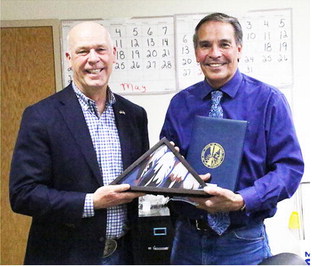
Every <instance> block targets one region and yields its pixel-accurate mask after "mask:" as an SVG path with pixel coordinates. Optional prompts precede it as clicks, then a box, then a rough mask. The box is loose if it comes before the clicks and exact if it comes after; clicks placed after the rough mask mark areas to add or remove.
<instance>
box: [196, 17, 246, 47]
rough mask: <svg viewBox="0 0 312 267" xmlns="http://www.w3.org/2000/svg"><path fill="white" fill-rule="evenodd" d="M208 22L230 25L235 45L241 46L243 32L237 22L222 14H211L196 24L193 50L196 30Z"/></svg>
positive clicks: (235, 19) (233, 18)
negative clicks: (232, 29)
mask: <svg viewBox="0 0 312 267" xmlns="http://www.w3.org/2000/svg"><path fill="white" fill-rule="evenodd" d="M208 21H219V22H225V23H230V24H231V25H232V26H233V28H234V35H235V42H236V44H237V45H242V44H243V30H242V26H241V25H240V23H239V21H238V19H237V18H235V17H231V16H228V15H226V14H224V13H212V14H209V15H207V16H206V17H204V18H202V19H201V21H200V22H199V23H198V24H197V26H196V28H195V33H194V35H193V43H194V48H196V47H197V45H198V34H197V33H198V30H199V28H200V26H201V25H202V24H204V23H206V22H208Z"/></svg>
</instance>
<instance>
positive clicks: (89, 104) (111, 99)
mask: <svg viewBox="0 0 312 267" xmlns="http://www.w3.org/2000/svg"><path fill="white" fill-rule="evenodd" d="M72 86H73V89H74V91H75V93H76V95H77V97H78V99H80V101H81V102H82V103H83V105H84V107H85V108H91V109H94V106H95V101H94V100H93V99H91V98H89V97H87V96H86V95H85V94H84V93H83V92H81V91H80V90H79V88H78V87H77V85H76V84H75V83H74V82H73V83H72ZM115 102H116V98H115V96H114V94H113V92H112V91H111V89H110V88H109V87H107V99H106V106H111V105H113V104H114V103H115Z"/></svg>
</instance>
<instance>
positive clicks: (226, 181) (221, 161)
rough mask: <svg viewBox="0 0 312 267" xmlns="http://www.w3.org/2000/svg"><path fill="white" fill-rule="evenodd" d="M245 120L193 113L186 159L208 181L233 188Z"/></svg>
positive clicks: (238, 164) (240, 153)
mask: <svg viewBox="0 0 312 267" xmlns="http://www.w3.org/2000/svg"><path fill="white" fill-rule="evenodd" d="M246 129H247V121H243V120H230V119H219V118H211V117H203V116H196V118H195V121H194V125H193V130H192V136H191V142H190V146H189V149H188V152H187V155H186V160H187V161H188V163H189V164H190V165H191V166H192V167H193V169H194V170H195V171H196V172H197V173H198V174H205V173H207V172H209V173H211V175H212V178H211V180H209V181H208V182H209V183H213V184H217V185H218V186H220V187H223V188H227V189H230V190H232V191H235V186H236V181H237V176H238V172H239V168H240V163H241V159H242V152H243V146H244V139H245V134H246Z"/></svg>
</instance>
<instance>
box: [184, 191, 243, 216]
mask: <svg viewBox="0 0 312 267" xmlns="http://www.w3.org/2000/svg"><path fill="white" fill-rule="evenodd" d="M204 191H205V192H206V193H207V194H209V195H212V197H210V198H190V199H191V200H192V201H194V202H196V203H198V206H197V208H200V209H204V210H206V211H208V212H209V213H216V212H227V211H235V210H239V209H241V208H242V207H243V206H244V200H243V197H242V196H241V195H240V194H235V193H234V192H232V191H231V190H228V189H224V188H221V187H218V186H206V187H205V188H204Z"/></svg>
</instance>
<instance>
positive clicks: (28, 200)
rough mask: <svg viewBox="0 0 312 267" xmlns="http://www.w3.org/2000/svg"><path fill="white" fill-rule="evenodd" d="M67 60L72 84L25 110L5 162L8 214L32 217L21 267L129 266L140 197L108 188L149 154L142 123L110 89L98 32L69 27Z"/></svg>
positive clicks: (138, 111) (108, 59) (106, 54)
mask: <svg viewBox="0 0 312 267" xmlns="http://www.w3.org/2000/svg"><path fill="white" fill-rule="evenodd" d="M66 57H67V59H68V60H69V63H70V67H71V69H72V71H73V81H72V83H71V84H70V85H69V86H67V87H66V88H65V89H63V90H62V91H60V92H58V93H56V94H54V95H52V96H50V97H48V98H46V99H44V100H42V101H40V102H38V103H36V104H34V105H32V106H30V107H28V108H26V110H25V111H24V114H23V118H22V122H21V127H20V131H19V134H18V138H17V142H16V146H15V150H14V154H13V159H12V166H11V173H10V201H11V206H12V209H13V210H14V211H15V212H18V213H21V214H25V215H29V216H32V225H31V229H30V233H29V238H28V244H27V250H26V256H25V264H131V263H133V260H132V254H131V248H132V245H131V238H130V236H131V235H130V232H131V230H129V229H130V228H131V227H130V226H131V224H133V223H134V222H135V220H136V217H137V197H139V196H141V195H142V194H139V193H130V192H127V189H129V185H126V184H123V185H109V183H110V182H111V181H113V180H114V179H115V178H116V177H117V176H118V175H119V174H121V172H122V171H123V170H124V169H125V168H127V167H128V166H129V165H130V164H131V163H133V162H134V161H135V160H136V159H137V158H138V157H140V156H141V155H142V154H143V153H144V152H145V151H146V150H148V148H149V141H148V132H147V115H146V112H145V110H144V109H143V108H142V107H139V106H137V105H135V104H133V103H131V102H129V101H128V100H126V99H124V98H123V97H121V96H119V95H117V94H114V93H112V91H111V90H110V88H109V86H108V83H109V77H110V75H111V72H112V68H113V63H114V62H115V60H116V48H115V47H114V46H113V43H112V40H111V38H110V35H109V33H108V32H107V30H106V29H105V28H104V27H103V26H102V25H100V24H97V23H95V22H82V23H80V24H78V25H76V26H74V27H73V28H72V29H71V30H70V32H69V35H68V51H67V53H66Z"/></svg>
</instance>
